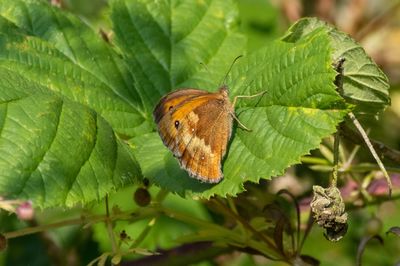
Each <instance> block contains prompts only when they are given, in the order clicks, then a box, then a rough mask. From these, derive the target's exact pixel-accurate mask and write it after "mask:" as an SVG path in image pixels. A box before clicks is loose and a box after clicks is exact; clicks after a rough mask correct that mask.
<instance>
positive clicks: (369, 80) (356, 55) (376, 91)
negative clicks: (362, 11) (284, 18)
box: [282, 18, 390, 115]
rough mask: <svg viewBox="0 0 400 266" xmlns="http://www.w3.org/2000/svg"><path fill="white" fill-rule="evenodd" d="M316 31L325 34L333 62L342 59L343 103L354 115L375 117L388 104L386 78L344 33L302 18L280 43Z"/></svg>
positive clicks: (322, 23)
mask: <svg viewBox="0 0 400 266" xmlns="http://www.w3.org/2000/svg"><path fill="white" fill-rule="evenodd" d="M320 29H324V30H326V31H327V32H328V33H329V36H330V40H331V45H332V48H333V54H332V59H333V62H337V61H338V60H339V59H345V61H344V63H343V92H342V93H341V94H342V96H343V97H344V98H345V99H346V101H347V102H349V103H351V104H354V105H355V109H354V112H356V113H365V114H369V115H376V113H377V112H379V111H381V110H382V109H384V108H385V107H386V106H387V105H389V104H390V98H389V83H388V82H389V81H388V78H387V77H386V75H385V74H384V73H383V71H382V70H381V69H380V68H379V67H378V66H377V65H376V64H375V62H374V61H372V59H371V58H370V57H369V56H368V55H367V54H366V52H365V51H364V49H363V48H362V47H361V46H360V45H359V44H358V43H357V42H356V41H355V40H353V39H352V38H351V37H349V36H348V35H347V34H345V33H343V32H340V31H338V30H337V29H335V28H333V27H332V26H329V25H328V24H327V23H325V22H323V21H320V20H318V19H316V18H304V19H301V20H299V21H298V22H296V23H295V24H293V25H292V26H291V27H290V29H289V30H288V31H287V34H286V35H285V36H284V37H283V38H282V40H284V41H287V42H294V41H297V40H299V39H301V38H304V37H305V36H307V35H308V34H311V33H312V32H313V31H316V30H320Z"/></svg>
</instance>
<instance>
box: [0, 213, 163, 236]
mask: <svg viewBox="0 0 400 266" xmlns="http://www.w3.org/2000/svg"><path fill="white" fill-rule="evenodd" d="M158 214H159V212H158V211H157V210H155V209H147V210H146V211H145V212H142V213H134V212H132V211H130V212H123V213H119V214H114V215H113V216H111V217H107V216H106V215H93V216H89V217H80V218H76V219H70V220H65V221H61V222H56V223H51V224H45V225H38V226H34V227H28V228H23V229H20V230H17V231H12V232H7V233H3V235H4V236H5V238H7V239H11V238H16V237H21V236H25V235H31V234H36V233H40V232H43V231H47V230H50V229H56V228H60V227H64V226H72V225H82V226H85V225H87V224H94V223H100V222H105V221H106V220H107V219H108V220H110V221H114V220H130V221H136V220H140V219H144V218H147V217H154V216H155V215H158Z"/></svg>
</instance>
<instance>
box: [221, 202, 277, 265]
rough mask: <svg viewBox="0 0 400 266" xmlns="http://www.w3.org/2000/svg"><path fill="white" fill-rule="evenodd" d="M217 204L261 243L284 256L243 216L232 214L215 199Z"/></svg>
mask: <svg viewBox="0 0 400 266" xmlns="http://www.w3.org/2000/svg"><path fill="white" fill-rule="evenodd" d="M215 202H216V203H217V204H218V205H219V206H220V207H221V208H222V209H224V210H225V211H226V213H227V214H228V215H230V216H231V217H233V218H234V219H235V220H237V221H238V222H239V223H241V224H242V225H243V226H244V227H245V228H246V229H247V230H249V231H250V232H252V233H253V235H254V237H256V238H258V239H260V240H261V241H263V242H264V243H265V244H267V246H268V247H269V248H270V249H272V250H274V251H275V252H276V253H277V254H280V255H281V256H282V255H283V254H281V252H280V251H279V250H278V249H277V248H276V246H275V245H274V243H273V242H271V240H269V239H268V238H266V237H265V236H264V235H263V234H262V233H260V232H258V231H257V230H256V229H254V227H253V226H251V225H250V224H249V223H248V222H247V221H246V220H245V219H243V218H242V217H241V216H239V215H237V214H236V213H234V212H232V210H231V209H229V208H228V207H227V206H226V205H225V204H223V203H222V202H220V201H219V200H218V199H215ZM282 260H285V256H284V255H283V256H282Z"/></svg>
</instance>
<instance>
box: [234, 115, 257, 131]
mask: <svg viewBox="0 0 400 266" xmlns="http://www.w3.org/2000/svg"><path fill="white" fill-rule="evenodd" d="M231 115H232V117H233V119H235V120H236V122H237V123H238V124H239V126H240V127H241V128H242V129H244V130H246V131H249V132H251V131H252V130H251V129H250V128H248V127H246V126H245V125H243V124H242V122H240V120H239V118H237V116H236V115H235V114H234V113H231Z"/></svg>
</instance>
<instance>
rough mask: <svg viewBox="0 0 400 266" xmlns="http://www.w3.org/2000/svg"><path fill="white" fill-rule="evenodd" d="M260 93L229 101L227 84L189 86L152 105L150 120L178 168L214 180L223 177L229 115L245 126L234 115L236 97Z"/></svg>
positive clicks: (229, 133) (207, 180)
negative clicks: (203, 87) (215, 87)
mask: <svg viewBox="0 0 400 266" xmlns="http://www.w3.org/2000/svg"><path fill="white" fill-rule="evenodd" d="M264 93H265V91H264V92H262V93H259V94H256V95H250V96H236V97H235V98H234V100H233V102H231V101H230V99H229V95H228V87H227V86H221V87H220V88H219V89H218V91H217V92H208V91H204V90H200V89H191V88H188V89H181V90H177V91H173V92H171V93H169V94H167V95H165V96H164V97H162V98H161V100H160V101H159V102H158V104H157V105H156V107H155V109H154V112H153V116H154V121H155V122H156V124H157V129H158V133H159V135H160V137H161V139H162V141H163V143H164V145H165V146H167V147H168V148H169V149H170V150H171V151H172V153H173V154H174V156H175V157H176V158H177V159H178V161H179V164H180V166H181V168H183V169H185V170H186V171H187V172H188V173H189V175H190V176H191V177H194V178H196V179H199V180H200V181H203V182H207V183H218V182H219V181H220V180H221V179H222V178H223V173H222V170H221V162H222V160H223V158H224V156H225V153H226V150H227V145H228V142H229V140H230V138H231V135H232V125H233V119H235V120H237V121H238V123H239V125H240V126H241V127H242V128H244V129H246V130H249V129H247V128H246V127H245V126H244V125H243V124H241V123H240V121H239V120H238V119H237V118H236V116H235V110H234V105H235V103H236V99H237V98H250V97H255V96H259V95H261V94H264ZM249 131H250V130H249Z"/></svg>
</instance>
